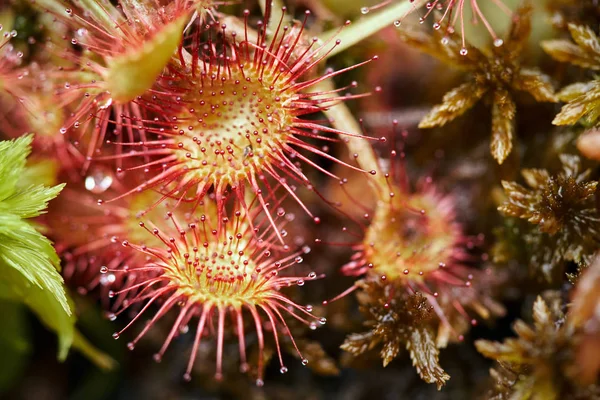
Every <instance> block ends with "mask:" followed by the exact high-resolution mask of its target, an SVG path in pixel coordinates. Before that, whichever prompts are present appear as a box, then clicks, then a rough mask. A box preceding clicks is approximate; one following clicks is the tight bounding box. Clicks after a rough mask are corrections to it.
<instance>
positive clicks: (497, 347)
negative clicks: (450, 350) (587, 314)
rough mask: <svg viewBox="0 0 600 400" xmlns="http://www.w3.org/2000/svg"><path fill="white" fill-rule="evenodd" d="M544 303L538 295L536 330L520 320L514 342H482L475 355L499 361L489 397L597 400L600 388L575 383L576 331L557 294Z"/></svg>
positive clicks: (521, 399) (534, 310)
mask: <svg viewBox="0 0 600 400" xmlns="http://www.w3.org/2000/svg"><path fill="white" fill-rule="evenodd" d="M545 297H546V300H545V299H544V298H542V297H541V296H538V298H537V300H536V301H535V303H534V305H533V325H528V324H526V323H525V322H524V321H522V320H517V322H515V324H514V325H513V330H514V331H515V333H516V334H517V337H515V338H508V339H506V340H504V342H502V343H500V342H492V341H487V340H478V341H476V342H475V346H476V347H477V350H478V351H479V352H480V353H482V354H483V355H484V356H485V357H488V358H491V359H493V360H496V361H497V362H498V363H499V366H498V367H497V368H495V369H493V370H492V372H491V375H492V378H493V379H494V381H495V384H494V388H493V389H492V390H491V391H490V393H488V398H490V399H497V400H504V399H506V400H508V399H511V400H512V399H515V400H516V399H519V400H529V399H531V400H542V399H544V400H554V399H593V398H598V396H600V387H598V386H596V385H594V384H591V385H586V384H583V385H581V384H578V383H577V381H576V380H575V379H574V365H575V358H574V349H575V344H576V343H577V336H576V334H577V332H576V329H575V328H574V327H573V325H572V324H571V323H569V322H568V321H567V319H568V317H567V316H565V314H564V312H563V303H562V301H561V299H560V296H559V295H558V293H556V292H549V293H547V295H546V296H545Z"/></svg>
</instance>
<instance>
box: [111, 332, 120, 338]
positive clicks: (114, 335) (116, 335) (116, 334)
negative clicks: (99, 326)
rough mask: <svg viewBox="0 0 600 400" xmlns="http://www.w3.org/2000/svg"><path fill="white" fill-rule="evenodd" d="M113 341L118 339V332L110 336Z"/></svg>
mask: <svg viewBox="0 0 600 400" xmlns="http://www.w3.org/2000/svg"><path fill="white" fill-rule="evenodd" d="M112 337H113V339H118V338H119V337H120V335H119V332H115V333H113V334H112Z"/></svg>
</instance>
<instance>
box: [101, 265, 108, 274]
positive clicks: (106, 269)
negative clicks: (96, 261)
mask: <svg viewBox="0 0 600 400" xmlns="http://www.w3.org/2000/svg"><path fill="white" fill-rule="evenodd" d="M107 272H108V267H107V266H106V265H103V266H101V267H100V273H101V274H105V273H107Z"/></svg>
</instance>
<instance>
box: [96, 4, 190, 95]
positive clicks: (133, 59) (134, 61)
mask: <svg viewBox="0 0 600 400" xmlns="http://www.w3.org/2000/svg"><path fill="white" fill-rule="evenodd" d="M186 21H187V16H182V17H179V18H178V19H176V20H174V21H173V22H171V23H169V24H168V25H165V26H164V28H163V29H162V30H161V31H160V32H158V33H157V34H156V35H155V36H154V37H153V38H152V39H150V40H148V41H147V42H145V43H144V44H143V45H142V46H141V47H140V48H137V49H132V50H131V51H129V52H127V53H125V54H123V55H121V56H118V57H115V58H112V59H110V60H108V62H107V64H108V65H107V72H106V73H105V76H104V79H105V85H106V89H107V90H108V91H109V92H110V94H111V97H112V99H113V100H114V101H116V102H118V103H127V102H129V101H132V100H133V99H135V98H136V97H137V96H140V95H142V94H144V93H145V92H146V91H147V90H148V89H150V88H151V87H152V85H153V84H154V82H155V81H156V78H157V77H158V75H159V74H160V73H161V72H162V70H163V68H164V67H165V66H166V65H167V63H168V62H169V60H170V59H171V56H172V55H173V53H174V52H175V50H176V49H177V46H179V43H180V42H181V38H182V35H183V27H184V25H185V23H186Z"/></svg>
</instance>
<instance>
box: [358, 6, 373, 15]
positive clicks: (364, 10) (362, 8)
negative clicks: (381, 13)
mask: <svg viewBox="0 0 600 400" xmlns="http://www.w3.org/2000/svg"><path fill="white" fill-rule="evenodd" d="M369 11H371V10H369V7H361V9H360V13H361V14H368V13H369Z"/></svg>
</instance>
